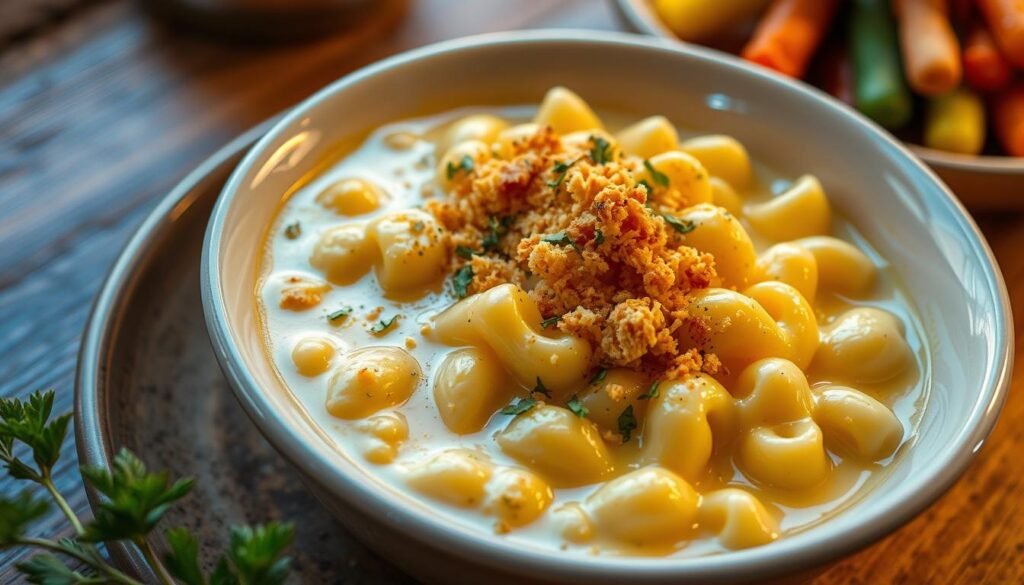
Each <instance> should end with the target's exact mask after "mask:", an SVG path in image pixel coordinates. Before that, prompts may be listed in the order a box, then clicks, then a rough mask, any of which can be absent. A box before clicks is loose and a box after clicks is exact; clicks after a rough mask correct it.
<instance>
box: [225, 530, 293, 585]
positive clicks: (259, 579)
mask: <svg viewBox="0 0 1024 585" xmlns="http://www.w3.org/2000/svg"><path fill="white" fill-rule="evenodd" d="M294 536H295V529H294V528H293V527H292V525H291V524H278V523H276V522H271V523H269V524H266V525H264V526H256V527H254V528H250V527H248V526H236V527H234V528H232V529H231V540H230V544H229V545H228V552H227V558H228V559H229V560H230V561H231V565H233V566H234V568H235V571H236V574H237V576H238V581H239V582H240V583H253V584H255V583H259V584H261V585H279V584H280V583H284V580H285V577H286V576H287V573H288V567H289V565H290V564H291V559H289V558H287V557H285V558H282V557H281V553H282V552H283V551H284V549H285V548H287V547H288V545H289V544H291V542H292V539H293V538H294Z"/></svg>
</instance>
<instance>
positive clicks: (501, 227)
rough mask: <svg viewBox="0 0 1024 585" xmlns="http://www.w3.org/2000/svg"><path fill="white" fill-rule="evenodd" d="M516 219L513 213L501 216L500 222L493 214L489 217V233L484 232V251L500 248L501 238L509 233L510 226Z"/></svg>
mask: <svg viewBox="0 0 1024 585" xmlns="http://www.w3.org/2000/svg"><path fill="white" fill-rule="evenodd" d="M514 219H515V217H514V216H511V215H506V216H505V217H503V218H501V221H500V222H499V221H498V219H497V218H496V217H494V216H493V215H492V216H491V217H489V218H487V233H486V234H484V239H483V242H482V245H483V248H484V252H489V251H491V250H496V249H497V248H498V244H500V243H501V238H502V237H503V236H504V235H505V234H507V233H508V226H509V225H510V224H511V223H512V221H513V220H514Z"/></svg>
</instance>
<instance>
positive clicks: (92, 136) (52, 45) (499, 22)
mask: <svg viewBox="0 0 1024 585" xmlns="http://www.w3.org/2000/svg"><path fill="white" fill-rule="evenodd" d="M538 27H546V28H551V27H576V28H594V29H618V28H620V27H621V24H620V23H619V22H618V21H617V19H616V18H615V15H614V13H613V12H612V10H611V8H610V6H609V5H608V4H607V3H606V2H604V1H601V0H504V1H501V0H413V2H412V4H411V6H410V10H409V13H408V15H407V17H406V18H405V19H404V20H401V21H400V22H398V23H397V25H396V26H395V27H394V28H393V29H392V28H390V27H385V26H383V25H378V26H374V27H370V28H364V29H361V30H359V31H356V32H350V33H345V34H339V35H335V36H332V37H330V38H326V39H320V40H315V41H309V42H303V43H295V44H287V45H270V44H263V45H257V44H252V43H249V44H244V43H237V42H236V43H225V42H215V41H210V40H204V39H201V38H196V37H192V36H188V35H186V34H184V33H182V32H181V31H174V30H169V29H168V28H165V27H164V26H162V25H161V24H159V23H156V22H153V21H152V20H151V19H149V18H148V17H147V16H146V15H145V14H143V13H142V12H141V11H140V9H139V8H138V7H137V6H136V5H135V4H134V3H133V2H130V1H127V0H3V1H2V2H0V395H4V396H13V395H25V394H26V393H28V392H29V391H31V390H33V389H36V388H49V387H53V388H56V390H57V393H58V394H57V396H58V398H57V405H56V411H58V412H62V411H67V410H70V408H71V404H72V393H73V387H72V377H73V374H74V369H75V359H76V352H77V349H78V345H79V338H80V335H81V332H82V328H83V326H84V324H85V320H86V317H87V314H88V312H89V307H90V304H91V302H92V298H93V296H94V294H95V293H96V291H97V289H98V288H99V286H100V283H101V282H102V279H103V277H104V275H105V273H106V271H107V269H108V267H109V266H110V264H111V262H112V261H113V259H114V258H115V257H116V255H117V254H118V252H119V250H120V248H121V246H122V245H123V244H124V242H125V241H126V239H127V238H128V236H129V235H130V234H131V233H132V231H133V230H134V229H135V228H136V227H137V226H138V224H139V223H140V222H141V220H142V218H143V217H144V216H145V214H146V213H147V212H148V211H149V210H150V209H151V208H152V206H153V205H154V204H155V203H156V201H157V200H158V199H159V198H160V197H161V196H162V195H163V194H165V193H166V192H167V190H168V188H169V187H171V186H172V185H173V184H174V183H175V182H176V181H177V180H179V179H180V178H181V177H182V176H183V175H184V174H185V173H186V172H188V171H189V170H190V169H191V168H192V167H193V166H194V165H196V164H197V163H198V162H200V161H201V160H203V159H204V158H205V157H206V156H208V155H209V154H210V153H212V152H213V151H214V150H215V149H216V148H217V147H218V146H220V145H221V144H223V143H224V142H226V141H227V140H229V139H230V138H232V137H233V136H235V135H236V134H238V133H239V132H241V131H242V130H245V129H246V128H248V127H250V126H253V125H254V124H256V123H258V122H259V121H261V120H263V119H265V118H267V117H268V116H271V115H272V114H274V113H275V112H279V111H281V110H282V109H284V108H287V107H289V106H291V105H293V104H295V103H296V102H298V101H300V100H301V99H302V98H304V97H306V96H307V95H309V94H310V93H312V92H314V91H316V90H317V89H319V88H320V87H322V86H323V85H325V84H327V83H328V82H330V81H332V80H334V79H335V78H337V77H339V76H341V75H343V74H345V73H346V72H348V71H351V70H353V69H355V68H357V67H360V66H362V65H364V64H366V63H369V62H371V61H374V60H376V59H379V58H381V57H384V56H386V55H389V54H392V53H396V52H399V51H402V50H404V49H408V48H411V47H416V46H420V45H423V44H426V43H430V42H433V41H437V40H441V39H447V38H452V37H457V36H462V35H467V34H472V33H479V32H486V31H495V30H504V29H514V28H538ZM978 219H979V221H980V223H981V224H982V226H983V228H984V230H985V233H986V235H987V236H988V238H989V241H990V242H991V244H992V246H993V248H994V249H995V252H996V255H997V256H998V258H999V261H1000V263H1001V264H1002V267H1003V272H1004V275H1005V277H1006V281H1007V284H1008V286H1009V288H1010V295H1011V298H1012V300H1013V304H1014V309H1015V313H1016V314H1017V315H1024V254H1021V249H1022V248H1024V218H1021V217H1020V216H1018V215H1012V214H1003V215H1001V216H999V217H996V216H989V217H979V218H978ZM1018 322H1019V320H1018ZM1018 336H1020V333H1019V332H1018ZM1019 357H1020V355H1019V353H1018V359H1019ZM1013 383H1014V392H1012V393H1011V396H1010V400H1009V402H1008V403H1007V406H1006V409H1005V410H1004V412H1003V416H1002V419H1001V422H1000V423H999V425H998V427H997V428H996V430H995V432H994V434H993V435H992V437H991V439H990V440H989V442H988V443H987V444H986V446H985V448H984V449H983V450H982V452H981V453H980V454H979V456H978V458H977V461H976V462H975V463H974V465H973V466H972V467H971V468H970V470H969V471H968V472H967V475H966V476H965V478H964V479H963V480H962V481H960V483H958V484H957V485H956V487H954V488H953V489H952V490H951V491H950V492H949V493H948V494H947V495H946V496H945V497H943V498H942V499H941V500H940V501H939V502H938V503H937V504H936V505H934V506H933V507H932V508H931V509H930V510H928V512H927V513H925V514H924V515H922V516H921V517H919V518H918V519H917V520H915V521H914V522H912V523H911V524H909V525H907V526H906V527H904V528H903V529H901V530H900V531H898V532H897V533H896V534H894V535H892V536H891V537H889V538H887V539H886V540H884V541H882V542H880V543H878V544H876V545H875V546H873V547H871V548H869V549H867V550H865V551H863V552H861V553H860V554H858V555H856V556H854V557H852V558H849V559H847V560H846V561H844V562H843V563H841V564H840V565H838V566H836V567H834V568H832V569H831V570H829V571H828V572H827V573H826V574H825V575H823V576H822V577H820V578H819V579H818V580H816V581H815V583H816V584H819V585H825V584H838V583H845V584H853V583H872V584H873V583H930V584H937V583H971V584H975V583H1020V582H1024V464H1021V459H1020V457H1021V453H1024V424H1021V422H1022V421H1024V395H1021V392H1020V391H1018V389H1017V388H1016V387H1017V386H1018V385H1019V384H1020V380H1019V378H1018V377H1016V376H1015V377H1014V381H1013ZM57 480H58V484H59V486H60V487H61V489H62V490H63V491H64V492H65V493H66V494H67V496H68V498H69V500H70V502H71V504H72V506H73V507H74V508H75V509H76V510H78V511H79V512H80V513H84V514H88V505H87V503H86V500H85V494H84V492H83V490H82V487H81V479H80V476H79V474H78V470H77V463H76V461H75V452H74V445H73V441H72V440H71V439H70V438H69V439H68V440H67V442H66V444H65V446H64V456H63V458H62V463H61V465H60V468H59V469H58V474H57ZM15 488H16V486H15V485H14V482H12V481H11V480H9V479H6V478H3V479H0V491H3V492H5V493H7V492H9V491H11V490H13V489H15ZM35 530H36V531H37V532H38V533H39V534H46V535H54V534H57V533H60V532H61V530H63V522H62V518H61V517H59V516H58V514H57V513H56V512H54V513H52V514H50V515H49V516H47V517H46V518H44V519H43V520H42V521H41V522H39V523H38V524H37V525H36V527H35ZM24 558H25V555H24V554H13V555H7V556H6V557H4V558H0V582H3V583H7V582H11V581H13V580H15V576H14V572H13V564H14V563H15V562H17V561H18V560H22V559H24Z"/></svg>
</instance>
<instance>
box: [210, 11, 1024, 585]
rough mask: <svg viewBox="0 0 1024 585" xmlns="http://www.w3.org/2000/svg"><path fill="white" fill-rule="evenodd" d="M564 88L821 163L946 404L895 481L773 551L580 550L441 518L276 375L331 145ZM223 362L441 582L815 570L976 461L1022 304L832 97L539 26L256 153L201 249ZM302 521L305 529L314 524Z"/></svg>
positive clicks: (439, 60)
mask: <svg viewBox="0 0 1024 585" xmlns="http://www.w3.org/2000/svg"><path fill="white" fill-rule="evenodd" d="M553 85H565V86H568V87H570V88H572V89H573V90H574V91H577V92H578V93H579V94H580V95H581V96H582V97H583V98H584V99H586V100H587V101H588V102H590V103H592V104H594V105H595V106H597V107H598V108H602V109H612V110H620V111H625V112H633V113H635V114H637V115H639V114H646V113H650V112H659V113H663V114H664V115H666V116H668V117H669V118H670V119H672V120H674V121H677V122H679V123H684V124H688V125H689V129H692V130H695V131H700V132H721V133H727V134H731V135H734V136H735V137H737V138H738V139H739V140H741V141H742V142H743V143H744V144H745V145H746V146H747V147H748V149H749V150H750V151H751V153H752V154H753V155H754V156H755V157H757V158H759V159H761V160H764V161H765V162H766V163H768V164H770V165H772V166H774V167H776V168H778V169H780V170H784V171H791V172H793V173H794V174H795V173H797V172H800V171H807V170H812V171H813V172H814V173H815V174H816V175H817V176H818V177H819V178H820V179H821V180H822V182H823V183H824V184H825V185H826V186H827V188H828V191H829V195H830V200H831V201H832V203H833V205H834V206H835V207H836V208H838V209H839V210H841V211H842V212H843V213H844V214H845V215H846V216H847V217H849V218H850V219H851V220H852V221H853V222H854V223H855V224H856V225H857V226H858V227H859V228H860V230H861V231H862V233H863V234H864V235H865V236H866V237H867V238H868V239H869V240H870V241H871V242H872V244H873V245H874V246H875V248H876V249H878V250H879V252H880V253H881V254H882V256H883V257H884V258H886V259H887V260H888V261H889V262H890V263H891V264H893V265H894V267H895V268H896V269H897V271H898V273H899V274H900V277H901V279H902V281H903V284H904V286H905V288H906V290H907V292H908V293H909V294H910V296H911V297H912V298H913V299H915V302H916V307H915V309H916V310H917V311H918V314H919V316H920V318H921V321H922V323H923V325H924V328H925V336H926V338H927V341H928V343H929V345H930V347H931V352H930V354H929V359H930V360H931V371H932V372H933V378H932V380H931V384H932V387H931V391H930V396H931V399H930V403H929V404H928V405H926V407H925V408H924V414H923V419H922V421H921V424H920V431H919V433H918V435H917V436H916V437H914V438H913V442H912V444H911V445H910V447H909V449H908V450H907V452H906V453H905V455H903V456H902V458H901V460H900V461H899V463H898V464H897V465H896V466H895V468H894V471H893V472H892V473H891V474H889V475H888V476H887V477H885V478H884V479H883V480H882V481H881V482H880V483H879V484H878V485H877V486H876V487H875V488H874V489H873V490H872V491H871V492H869V493H867V494H866V495H865V497H864V498H863V499H862V500H861V501H860V502H859V503H857V504H855V505H854V506H853V507H851V508H850V509H847V510H846V511H844V512H843V513H841V514H839V515H838V516H836V517H835V518H833V519H831V520H829V521H827V522H825V523H823V524H821V525H819V526H816V527H814V528H812V529H810V530H807V531H806V532H802V533H799V534H795V535H791V536H788V537H787V538H784V539H781V540H779V541H778V542H775V543H773V544H770V545H768V546H764V547H760V548H754V549H749V550H744V551H739V552H734V553H729V554H723V555H717V556H708V557H700V558H689V559H643V558H614V557H597V556H595V557H593V558H579V557H573V558H568V557H566V556H564V555H559V554H557V553H554V552H545V551H542V550H530V549H523V548H521V547H514V546H510V545H509V544H508V543H506V542H504V541H503V540H502V539H501V538H499V537H495V536H491V535H481V534H480V533H478V532H475V531H472V530H468V529H466V528H463V527H460V526H455V525H451V524H448V523H444V522H441V521H439V518H440V516H439V515H438V514H437V513H436V512H435V511H434V510H433V509H432V508H431V507H430V506H429V505H426V504H424V503H420V502H416V501H414V500H412V499H411V498H409V497H408V496H405V495H403V494H401V493H399V492H397V491H395V490H394V489H392V488H389V487H387V486H385V485H384V484H382V483H380V482H378V481H376V480H375V479H374V478H373V477H372V476H371V475H370V474H368V473H366V472H365V471H363V470H362V469H361V467H360V466H357V465H356V464H354V463H353V462H352V461H350V460H349V459H347V458H346V456H345V455H344V454H343V453H342V451H341V450H340V449H338V448H337V447H336V446H335V445H334V444H333V443H332V442H331V440H330V438H329V437H328V436H326V434H324V433H322V432H319V431H318V430H317V427H316V425H314V424H312V422H311V421H310V420H309V417H308V416H307V415H306V414H305V413H304V412H303V411H302V410H301V408H300V406H299V404H298V402H297V401H295V400H293V399H292V398H291V395H290V392H289V391H288V389H287V388H285V387H284V386H283V384H282V383H281V382H280V379H279V377H278V376H276V375H275V374H274V371H273V365H272V364H271V363H270V361H269V359H268V358H267V357H266V355H265V353H264V351H263V348H262V341H261V339H260V335H259V332H258V330H257V325H256V320H255V318H254V315H255V311H256V308H255V306H254V305H255V298H254V295H253V287H254V283H255V280H256V274H255V271H256V269H257V254H258V252H259V250H260V248H261V246H262V244H263V238H264V228H265V226H266V225H267V223H268V222H269V221H270V220H271V218H272V216H273V214H274V212H275V211H276V209H277V206H278V204H279V203H280V201H281V198H282V196H283V194H284V193H285V192H286V191H287V190H288V189H289V187H291V186H292V185H294V184H295V183H296V182H297V181H298V180H299V179H300V178H301V177H302V176H303V175H305V174H306V173H308V172H310V171H311V170H312V169H313V168H314V165H315V164H316V163H317V162H318V160H319V158H320V157H321V156H322V155H323V154H324V152H325V149H327V148H328V147H329V146H330V145H332V144H336V143H338V142H339V141H341V140H342V139H344V138H346V137H349V136H352V135H355V134H359V133H362V132H364V131H366V130H368V129H372V128H373V127H375V126H379V125H381V124H384V123H387V122H392V121H395V120H400V119H402V118H408V117H411V116H415V115H420V114H424V113H431V112H438V111H443V110H446V109H451V108H453V107H457V106H466V105H482V104H488V105H491V104H528V103H536V102H537V101H538V100H539V99H540V98H541V96H542V95H543V94H544V92H545V91H546V90H547V89H548V88H549V87H551V86H553ZM203 262H204V266H203V272H202V276H203V298H204V308H205V311H206V317H207V323H208V327H209V329H210V334H211V338H212V340H213V344H214V347H215V350H216V352H217V355H218V359H219V360H220V361H221V365H222V367H223V368H224V370H225V372H226V374H227V375H228V378H229V380H230V381H231V383H232V384H233V386H234V388H235V391H236V394H237V396H238V398H239V400H240V401H241V402H242V404H243V405H244V406H245V408H246V410H247V411H248V413H249V414H250V416H251V417H252V418H253V419H254V421H255V422H256V424H257V425H258V426H259V428H260V429H261V430H262V431H263V432H264V434H265V435H266V436H267V437H268V439H269V440H270V441H271V442H272V443H273V444H274V445H275V446H276V447H277V448H278V449H279V450H280V451H281V452H282V453H283V454H284V455H285V456H286V457H288V458H289V459H290V460H291V461H292V462H293V463H294V464H295V465H296V466H297V467H298V468H299V469H300V470H301V471H302V472H303V473H304V474H305V475H306V477H307V478H308V479H309V480H310V483H311V484H312V485H314V487H315V490H316V491H317V492H318V493H319V494H320V497H321V499H322V500H323V501H324V503H325V504H326V505H327V507H328V508H329V509H331V510H332V512H334V513H335V514H336V515H337V516H338V517H339V518H340V519H341V520H342V521H343V522H345V524H346V525H347V526H348V527H349V528H350V529H351V530H352V531H353V532H354V533H355V534H357V535H358V536H360V537H361V538H362V539H364V540H365V541H366V542H367V543H369V544H370V545H371V546H373V547H375V548H376V549H377V550H378V551H380V552H381V554H382V555H384V556H385V557H386V558H388V559H391V560H393V561H395V562H397V563H399V564H400V565H402V566H403V567H404V568H406V569H407V570H408V571H410V572H411V573H412V574H414V575H416V576H417V577H420V578H421V579H424V580H427V581H431V582H444V583H462V582H479V581H480V580H482V579H484V578H486V579H487V580H488V582H491V583H503V582H509V583H513V582H522V580H523V578H529V579H531V580H538V581H541V582H549V583H562V582H581V583H624V582H629V583H727V582H728V583H737V582H752V581H757V582H765V581H768V580H771V579H787V580H788V579H789V578H799V577H800V576H802V575H806V574H808V572H813V571H814V570H815V569H816V568H819V567H822V566H824V565H826V564H828V563H829V562H831V561H833V560H835V559H837V558H839V557H841V556H842V555H844V554H847V553H849V552H852V551H853V550H856V549H857V548H860V547H863V546H865V545H867V544H869V543H870V542H872V541H874V540H876V539H878V538H880V537H881V536H883V535H885V534H886V533H888V532H889V531H891V530H893V529H895V528H896V527H897V526H899V525H900V524H902V523H903V522H906V521H907V520H908V519H910V518H911V517H913V516H914V515H915V514H916V513H918V512H920V511H921V510H922V509H923V508H925V507H926V506H927V505H928V504H929V503H931V502H932V501H933V500H934V499H935V498H937V497H938V496H939V495H940V494H941V493H943V492H944V491H945V490H946V489H947V488H948V487H949V486H950V485H951V484H952V483H953V482H954V481H955V480H956V478H957V477H959V475H960V474H961V473H962V472H963V470H964V469H965V468H966V466H967V464H968V463H969V461H970V460H971V458H972V457H973V455H974V454H975V453H976V452H977V450H978V448H980V446H981V444H982V442H983V441H984V439H985V437H986V436H987V435H988V432H989V431H990V429H991V428H992V425H993V424H994V422H995V419H996V417H997V416H998V413H999V410H1000V407H1001V405H1002V403H1003V399H1004V397H1005V391H1006V388H1007V384H1008V380H1009V374H1010V369H1011V360H1012V353H1011V351H1010V348H1011V347H1012V345H1013V340H1012V335H1013V334H1012V330H1011V328H1010V324H1011V319H1010V315H1009V303H1008V301H1007V297H1006V291H1005V287H1004V285H1003V282H1002V279H1001V277H1000V275H999V272H998V268H997V267H996V265H995V261H994V259H993V258H992V255H991V252H990V251H989V249H988V247H987V245H986V244H985V242H984V240H983V238H982V236H981V234H980V233H979V232H978V230H977V227H976V226H975V225H974V224H973V222H972V221H971V220H970V218H969V217H968V215H967V214H966V213H965V211H964V210H963V208H962V207H961V206H960V205H959V203H957V202H956V200H955V199H954V198H953V197H952V195H951V194H950V193H949V191H948V190H947V189H946V188H945V187H944V186H943V185H942V184H941V183H940V182H939V181H938V179H937V178H936V177H935V176H934V175H933V174H932V173H931V172H930V171H929V170H927V169H926V168H925V167H924V166H923V165H922V164H920V163H919V162H917V160H916V159H915V158H914V157H913V156H912V155H911V154H910V153H909V152H908V151H907V150H906V149H905V148H904V147H902V146H901V145H900V144H898V143H897V142H896V141H894V140H892V139H891V138H890V137H889V136H888V135H887V134H885V133H883V132H882V131H880V130H879V129H878V128H877V127H876V126H874V125H873V124H871V123H870V122H867V121H866V120H865V119H864V118H862V117H860V116H858V115H856V114H855V113H853V112H851V111H850V110H849V109H847V108H844V107H841V106H839V105H837V104H835V103H833V102H832V101H831V100H828V99H826V98H825V97H824V96H823V94H820V93H819V92H816V91H813V90H810V89H808V88H806V87H805V86H803V85H802V84H798V83H793V82H789V81H786V80H783V79H781V78H780V77H778V76H775V75H771V74H768V73H766V72H764V71H761V70H759V69H757V68H754V67H750V66H747V65H744V64H742V63H740V62H739V61H737V60H735V59H728V58H723V57H722V56H720V55H719V54H717V53H715V52H713V51H707V50H703V49H699V48H689V47H684V46H682V45H680V44H678V43H674V42H668V41H658V40H655V39H644V38H640V37H635V36H632V35H622V34H611V33H598V32H594V31H580V32H570V31H550V32H545V31H538V32H531V33H514V34H498V35H487V36H482V37H475V38H470V39H464V40H458V41H453V42H448V43H443V44H440V45H434V46H430V47H426V48H423V49H419V50H416V51H413V52H410V53H405V54H403V55H400V56H397V57H394V58H391V59H388V60H385V61H382V62H379V63H377V64H375V65H372V66H370V67H368V68H366V69H363V70H361V71H358V72H356V73H354V74H352V75H350V76H348V77H346V78H343V79H341V80H339V81H338V82H336V83H334V84H333V85H331V86H329V87H327V88H325V89H324V90H322V91H321V92H319V93H318V94H316V95H314V96H313V97H311V98H310V99H309V100H307V101H306V102H304V103H303V104H301V105H299V106H298V107H297V108H296V109H295V110H294V111H292V112H291V113H290V114H289V115H288V116H286V117H285V118H284V119H283V120H282V121H281V122H279V123H278V124H277V125H276V126H275V127H274V128H273V129H272V130H271V131H270V132H269V133H268V134H267V135H266V136H265V137H264V138H263V139H262V140H261V141H260V142H259V143H258V144H257V145H256V146H255V147H254V148H253V150H252V151H251V152H250V153H249V155H248V156H246V158H245V160H244V161H243V162H242V163H241V164H240V165H239V167H238V169H237V170H236V171H235V173H234V174H233V175H232V177H231V180H230V181H229V182H228V184H227V186H226V187H225V189H224V192H223V194H222V195H221V198H220V200H219V201H218V204H217V207H216V209H215V210H214V214H213V217H212V219H211V223H210V226H209V230H208V232H207V238H206V244H205V249H204V257H203ZM299 529H300V530H301V527H299Z"/></svg>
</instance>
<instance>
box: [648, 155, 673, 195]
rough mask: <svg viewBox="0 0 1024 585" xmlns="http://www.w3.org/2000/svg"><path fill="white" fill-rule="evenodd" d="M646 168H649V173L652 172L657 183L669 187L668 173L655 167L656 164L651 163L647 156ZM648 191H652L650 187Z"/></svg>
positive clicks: (652, 177)
mask: <svg viewBox="0 0 1024 585" xmlns="http://www.w3.org/2000/svg"><path fill="white" fill-rule="evenodd" d="M644 168H645V169H647V172H648V173H650V175H651V180H652V181H654V184H655V185H661V186H662V187H668V183H669V181H668V175H666V174H665V173H663V172H661V171H659V170H658V169H656V168H654V165H652V164H651V161H649V160H647V159H646V158H645V159H644ZM648 191H650V189H648Z"/></svg>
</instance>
